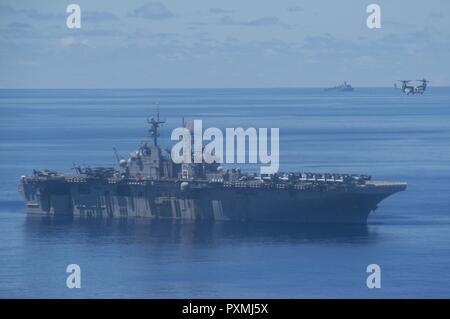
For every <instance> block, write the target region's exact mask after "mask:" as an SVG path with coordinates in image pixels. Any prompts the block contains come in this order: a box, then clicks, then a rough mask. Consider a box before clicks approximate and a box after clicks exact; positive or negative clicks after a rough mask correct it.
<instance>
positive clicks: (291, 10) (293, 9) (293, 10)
mask: <svg viewBox="0 0 450 319" xmlns="http://www.w3.org/2000/svg"><path fill="white" fill-rule="evenodd" d="M287 11H289V12H300V11H303V8H302V7H299V6H290V7H288V8H287Z"/></svg>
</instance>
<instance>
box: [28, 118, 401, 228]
mask: <svg viewBox="0 0 450 319" xmlns="http://www.w3.org/2000/svg"><path fill="white" fill-rule="evenodd" d="M148 123H149V124H150V129H149V133H150V137H151V140H147V141H144V142H143V144H142V145H141V146H140V147H139V149H138V150H137V151H135V152H133V153H131V157H130V158H128V159H127V160H125V159H120V158H117V159H118V162H119V163H118V164H119V165H118V167H119V168H118V169H116V168H107V167H98V168H81V167H76V170H77V172H76V173H72V174H65V173H58V172H55V171H51V170H44V171H36V170H35V171H34V173H33V175H32V176H22V177H21V180H20V186H19V190H20V191H21V192H22V193H23V195H24V198H25V201H26V207H27V210H28V212H29V213H30V214H45V215H49V216H55V217H56V216H67V217H86V218H101V217H106V218H131V217H133V218H136V217H147V218H154V219H174V220H236V221H287V222H291V221H292V222H301V223H358V224H361V223H366V221H367V217H368V215H369V213H370V212H372V211H374V210H375V209H376V208H377V205H378V203H379V202H380V201H382V200H383V199H384V198H386V197H388V196H390V195H392V194H394V193H396V192H399V191H402V190H405V189H406V186H407V185H406V183H401V182H384V181H373V180H372V179H371V177H370V176H367V175H350V174H328V173H327V174H319V173H305V172H286V173H277V174H272V175H264V174H256V173H255V174H252V173H243V172H241V171H240V169H225V168H224V167H223V166H221V165H220V164H219V163H216V162H213V163H210V164H208V163H205V162H203V163H189V164H188V163H181V164H175V163H174V162H173V161H172V160H171V158H170V154H169V153H168V152H165V151H163V150H162V149H161V148H160V147H159V145H158V141H157V139H158V136H159V133H158V128H159V127H160V125H161V124H162V123H164V121H162V120H161V119H160V118H159V112H158V115H157V116H156V117H155V118H152V119H151V120H149V121H148Z"/></svg>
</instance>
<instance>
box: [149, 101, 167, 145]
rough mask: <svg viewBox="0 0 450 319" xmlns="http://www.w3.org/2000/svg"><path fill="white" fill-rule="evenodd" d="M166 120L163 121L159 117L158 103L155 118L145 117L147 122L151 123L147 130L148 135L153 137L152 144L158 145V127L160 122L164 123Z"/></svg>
mask: <svg viewBox="0 0 450 319" xmlns="http://www.w3.org/2000/svg"><path fill="white" fill-rule="evenodd" d="M165 122H166V121H163V120H161V119H160V118H159V105H157V106H156V119H155V118H154V117H152V118H151V119H147V123H148V124H150V125H151V127H150V129H149V130H148V132H149V133H150V136H151V137H153V144H154V145H155V146H156V145H158V137H159V132H158V128H159V127H160V126H161V124H163V123H165Z"/></svg>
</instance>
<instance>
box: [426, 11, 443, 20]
mask: <svg viewBox="0 0 450 319" xmlns="http://www.w3.org/2000/svg"><path fill="white" fill-rule="evenodd" d="M428 16H429V17H430V18H432V19H442V18H444V15H443V14H442V13H441V12H431V13H430V14H429V15H428Z"/></svg>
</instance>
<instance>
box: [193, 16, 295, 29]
mask: <svg viewBox="0 0 450 319" xmlns="http://www.w3.org/2000/svg"><path fill="white" fill-rule="evenodd" d="M192 24H195V25H211V24H217V25H230V26H244V27H268V26H287V25H286V24H284V23H281V21H280V20H279V19H278V18H277V17H273V16H265V17H261V18H257V19H253V20H235V19H233V18H232V17H230V16H223V17H222V18H220V19H219V20H218V21H216V22H211V23H208V22H193V23H192Z"/></svg>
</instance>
